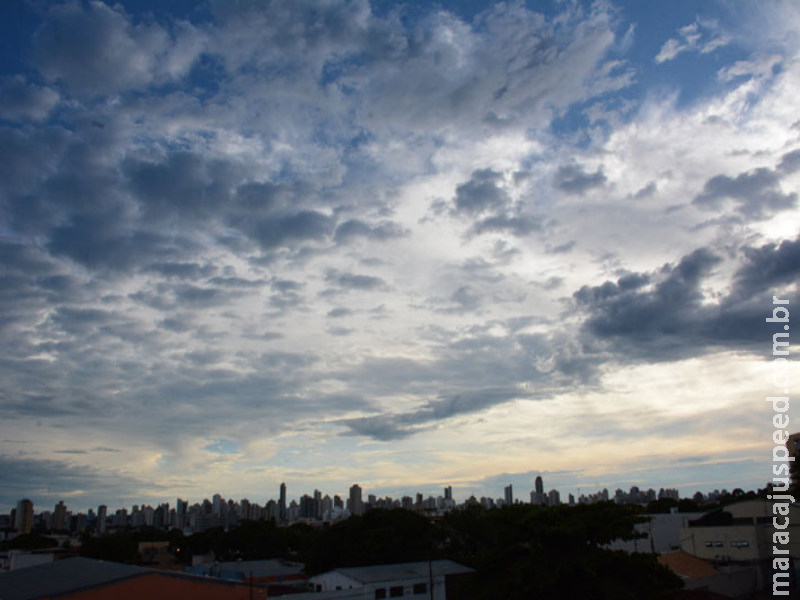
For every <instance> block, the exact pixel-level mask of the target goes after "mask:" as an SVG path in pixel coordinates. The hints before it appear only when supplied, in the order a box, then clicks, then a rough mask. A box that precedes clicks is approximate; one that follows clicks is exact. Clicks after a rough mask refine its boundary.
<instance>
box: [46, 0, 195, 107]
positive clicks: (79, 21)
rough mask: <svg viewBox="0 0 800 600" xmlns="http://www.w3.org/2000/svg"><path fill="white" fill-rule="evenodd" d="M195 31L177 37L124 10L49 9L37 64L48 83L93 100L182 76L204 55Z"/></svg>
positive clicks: (100, 6)
mask: <svg viewBox="0 0 800 600" xmlns="http://www.w3.org/2000/svg"><path fill="white" fill-rule="evenodd" d="M192 37H195V38H197V32H196V31H195V30H194V28H192V27H191V26H188V25H184V26H183V27H182V28H180V31H179V35H178V37H173V36H172V35H171V34H170V33H169V32H167V31H166V30H165V29H163V28H162V27H160V26H158V25H155V24H143V23H140V24H136V25H135V24H133V23H131V20H130V18H129V17H128V15H126V14H125V12H124V9H122V8H121V7H120V6H119V5H115V6H109V5H107V4H104V3H102V2H94V3H89V4H85V3H81V2H75V1H72V2H64V3H60V4H56V5H54V6H51V7H49V8H48V10H47V13H46V15H45V20H44V22H43V24H42V25H41V26H40V27H39V29H38V30H37V31H36V33H35V34H34V38H33V61H34V64H35V65H36V67H37V68H38V69H39V72H40V73H41V74H42V75H43V76H44V78H45V79H46V80H47V81H50V82H55V83H59V84H61V85H63V86H64V87H65V88H66V89H68V90H69V91H70V93H72V94H75V95H78V96H82V97H90V96H93V95H96V94H109V93H114V92H121V91H126V90H129V89H133V88H143V87H147V86H149V85H150V84H151V83H155V82H158V81H167V80H169V79H172V78H175V77H180V76H182V75H183V74H185V73H186V72H187V71H188V69H189V68H190V67H191V65H192V62H193V61H194V59H195V58H196V56H197V55H198V54H199V50H200V44H199V42H200V40H199V39H196V40H195V41H194V42H193V41H192V39H191V38H192Z"/></svg>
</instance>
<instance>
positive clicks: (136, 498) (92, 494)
mask: <svg viewBox="0 0 800 600" xmlns="http://www.w3.org/2000/svg"><path fill="white" fill-rule="evenodd" d="M78 452H80V451H78ZM0 471H2V473H3V487H2V491H0V502H2V503H3V505H5V506H16V504H17V502H18V501H19V499H20V498H35V502H37V503H38V504H35V505H34V510H35V511H36V512H37V513H38V512H40V511H43V510H52V509H53V506H55V504H56V502H58V501H59V500H64V499H65V498H69V497H72V496H73V494H74V492H75V491H76V490H81V491H82V493H83V494H85V496H86V497H87V498H106V499H108V500H107V501H114V502H115V503H119V506H120V507H121V506H124V505H129V504H131V503H136V502H141V490H142V488H143V487H144V486H145V485H147V486H149V485H151V484H153V482H144V481H141V480H138V479H136V478H135V477H131V476H130V475H126V474H123V473H116V474H115V476H114V477H108V476H106V475H105V474H103V473H101V472H99V471H97V470H96V469H90V468H87V467H86V465H82V464H74V463H71V462H67V461H61V460H41V459H35V458H31V457H26V456H19V455H13V456H11V455H0ZM154 485H155V487H156V489H163V488H161V486H160V485H158V484H157V483H156V484H154ZM75 501H77V500H75ZM67 504H68V505H69V504H70V501H67Z"/></svg>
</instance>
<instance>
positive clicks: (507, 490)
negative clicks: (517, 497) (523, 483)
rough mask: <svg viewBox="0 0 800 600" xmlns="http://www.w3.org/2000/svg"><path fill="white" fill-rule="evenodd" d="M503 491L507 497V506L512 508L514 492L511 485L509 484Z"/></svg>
mask: <svg viewBox="0 0 800 600" xmlns="http://www.w3.org/2000/svg"><path fill="white" fill-rule="evenodd" d="M503 491H504V493H505V494H504V495H505V503H506V506H511V505H512V504H514V490H513V488H512V487H511V484H510V483H509V484H508V485H507V486H506V487H505V489H504V490H503Z"/></svg>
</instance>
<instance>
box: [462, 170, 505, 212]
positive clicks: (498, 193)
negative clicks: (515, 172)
mask: <svg viewBox="0 0 800 600" xmlns="http://www.w3.org/2000/svg"><path fill="white" fill-rule="evenodd" d="M501 181H502V174H501V173H498V172H497V171H493V170H491V169H478V170H476V171H473V172H472V177H471V178H470V180H469V181H467V182H466V183H462V184H459V185H458V186H457V187H456V195H455V198H454V199H453V202H454V204H455V210H456V212H459V213H465V214H468V215H472V216H474V215H479V214H481V213H485V212H496V211H502V210H505V209H506V207H507V206H508V205H509V204H510V203H511V199H510V198H509V196H508V194H507V193H506V191H505V190H503V189H502V188H501V187H500V186H498V185H497V184H498V182H501Z"/></svg>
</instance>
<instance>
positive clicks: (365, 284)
mask: <svg viewBox="0 0 800 600" xmlns="http://www.w3.org/2000/svg"><path fill="white" fill-rule="evenodd" d="M325 281H327V282H328V283H330V284H333V285H335V286H336V287H337V288H339V289H341V290H345V291H346V290H360V291H378V290H386V289H388V288H389V286H388V285H387V284H386V282H385V281H384V280H383V279H381V278H380V277H375V276H374V275H362V274H359V273H342V272H340V271H337V270H335V269H334V270H330V271H328V273H327V274H326V275H325Z"/></svg>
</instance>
